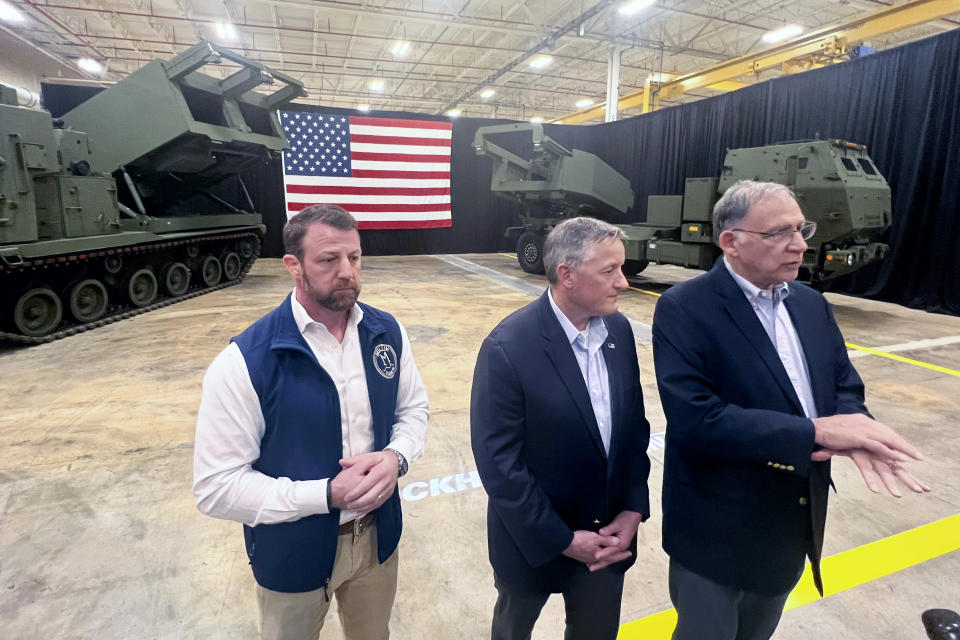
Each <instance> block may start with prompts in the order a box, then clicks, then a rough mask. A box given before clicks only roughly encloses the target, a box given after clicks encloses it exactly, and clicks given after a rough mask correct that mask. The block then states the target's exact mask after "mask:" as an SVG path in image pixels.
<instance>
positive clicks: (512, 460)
mask: <svg viewBox="0 0 960 640" xmlns="http://www.w3.org/2000/svg"><path fill="white" fill-rule="evenodd" d="M623 260H624V249H623V244H622V242H621V231H620V230H619V229H617V228H616V227H614V226H612V225H609V224H607V223H605V222H601V221H599V220H594V219H592V218H574V219H572V220H568V221H565V222H563V223H561V224H560V225H557V227H556V228H555V229H554V230H553V231H552V232H551V233H550V235H549V236H548V238H547V240H546V243H545V246H544V265H545V267H546V270H547V277H548V279H549V281H550V288H549V289H548V291H547V292H545V293H544V294H543V295H542V296H541V297H540V298H539V299H538V300H535V301H534V302H532V303H530V304H529V305H527V306H526V307H524V308H522V309H520V310H519V311H516V312H515V313H513V314H511V315H510V316H509V317H507V318H506V319H505V320H503V322H501V323H500V324H499V325H498V326H497V327H496V328H495V329H494V330H493V331H492V332H491V333H490V335H489V336H488V337H487V338H486V340H484V342H483V345H482V346H481V348H480V353H479V355H478V357H477V366H476V370H475V372H474V377H473V394H472V398H471V403H470V432H471V440H472V444H473V454H474V457H475V458H476V461H477V468H478V471H479V473H480V478H481V480H482V481H483V486H484V488H485V489H486V491H487V494H488V495H489V505H488V509H487V540H488V543H489V548H490V563H491V564H492V565H493V572H494V582H495V585H496V587H497V591H498V594H499V595H498V599H497V604H496V607H495V608H494V615H493V625H492V626H493V629H492V637H493V638H494V639H495V640H498V639H502V640H514V639H521V638H529V637H530V633H531V631H532V629H533V625H534V623H535V622H536V620H537V617H538V616H539V614H540V610H541V609H542V608H543V605H544V604H545V603H546V601H547V599H548V598H549V596H550V594H551V593H562V594H563V597H564V603H565V607H566V622H567V627H566V635H565V638H567V640H571V639H576V638H582V639H590V640H603V639H605V638H609V639H610V640H612V639H613V638H615V637H616V635H617V630H618V628H619V624H620V597H621V593H622V590H623V573H624V572H625V571H626V570H627V569H628V568H629V567H630V566H631V565H632V564H633V561H634V554H635V552H636V540H635V538H636V533H637V528H638V526H639V524H640V523H641V522H642V521H643V520H645V519H646V518H647V517H648V516H649V513H650V505H649V495H648V493H647V476H648V475H649V472H650V461H649V459H648V458H647V454H646V449H647V443H648V440H649V438H650V425H649V424H648V423H647V420H646V418H645V417H644V410H643V395H642V391H641V387H640V370H639V367H638V364H637V353H636V345H635V343H634V338H633V331H632V330H631V328H630V323H629V321H628V320H627V319H626V318H625V317H624V316H623V315H622V314H620V313H618V312H617V296H618V294H619V293H620V291H622V290H623V289H625V288H626V287H627V282H626V279H625V278H624V277H623V273H622V272H621V267H622V266H623Z"/></svg>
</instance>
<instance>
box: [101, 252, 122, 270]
mask: <svg viewBox="0 0 960 640" xmlns="http://www.w3.org/2000/svg"><path fill="white" fill-rule="evenodd" d="M103 268H104V269H105V270H106V272H107V273H112V274H114V275H116V274H118V273H120V271H121V270H122V269H123V258H122V257H121V256H107V257H106V258H104V259H103Z"/></svg>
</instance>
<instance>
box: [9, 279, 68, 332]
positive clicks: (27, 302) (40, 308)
mask: <svg viewBox="0 0 960 640" xmlns="http://www.w3.org/2000/svg"><path fill="white" fill-rule="evenodd" d="M62 319H63V303H61V302H60V296H58V295H57V294H56V293H54V291H53V289H50V288H49V287H37V288H36V289H30V290H29V291H27V292H26V293H24V294H23V295H21V296H20V297H19V298H18V299H17V304H16V306H15V307H14V309H13V324H14V326H15V327H16V328H17V330H18V331H19V332H20V333H22V334H23V335H25V336H31V337H38V336H45V335H47V334H48V333H52V332H53V330H54V329H56V328H57V325H59V324H60V320H62Z"/></svg>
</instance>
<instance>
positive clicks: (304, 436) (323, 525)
mask: <svg viewBox="0 0 960 640" xmlns="http://www.w3.org/2000/svg"><path fill="white" fill-rule="evenodd" d="M358 304H360V307H361V309H363V319H362V320H361V321H360V324H359V325H358V327H357V328H358V333H359V337H360V350H361V353H362V354H363V366H364V370H365V372H366V378H367V391H368V393H369V396H370V407H371V409H372V411H373V439H374V442H373V448H374V450H375V451H379V450H381V449H383V448H384V447H386V446H387V445H388V444H389V443H390V432H391V430H392V428H393V425H394V418H395V413H396V407H397V388H398V383H399V379H400V375H399V373H400V356H401V346H402V345H401V336H400V326H399V325H398V324H397V321H396V320H395V319H394V318H393V316H391V315H390V314H388V313H385V312H383V311H380V310H378V309H374V308H373V307H370V306H368V305H365V304H361V303H358ZM233 342H236V344H237V346H238V347H239V348H240V352H241V353H242V354H243V359H244V361H245V362H246V365H247V370H248V371H249V373H250V381H251V382H252V383H253V388H254V390H255V391H256V392H257V396H258V398H259V400H260V409H261V411H262V412H263V418H264V421H265V422H266V430H265V432H264V434H263V439H262V440H261V441H260V458H259V459H258V460H257V461H256V462H255V463H254V464H253V468H254V469H256V470H257V471H259V472H261V473H263V474H265V475H268V476H271V477H274V478H281V477H285V478H290V479H291V480H317V479H321V478H333V477H334V476H335V475H337V474H338V473H339V472H340V471H341V467H340V465H339V462H338V461H339V460H340V459H341V458H342V457H343V436H342V432H341V425H340V399H339V396H338V395H337V390H336V387H335V386H334V383H333V380H332V379H331V378H330V376H329V375H328V374H327V372H326V371H325V370H324V369H323V368H322V367H321V366H320V363H319V362H317V359H316V357H315V356H314V355H313V352H312V351H311V350H310V347H309V346H308V345H307V342H306V340H304V338H303V335H301V333H300V330H299V329H298V328H297V324H296V321H295V320H294V318H293V309H292V308H291V303H290V296H287V299H286V300H284V302H283V304H281V305H280V306H279V307H277V308H276V309H274V310H273V311H271V312H270V313H268V314H267V315H265V316H264V317H262V318H260V320H258V321H257V322H255V323H254V324H252V325H251V326H250V327H249V328H248V329H247V330H246V331H244V332H243V333H241V334H240V335H239V336H237V337H235V338H234V339H233ZM339 525H340V511H339V510H337V509H334V510H332V511H331V512H330V513H328V514H318V515H312V516H307V517H305V518H301V519H299V520H296V521H295V522H283V523H280V524H261V525H257V526H256V527H249V526H247V525H244V527H243V535H244V539H245V541H246V546H247V556H248V557H249V558H250V565H251V567H252V568H253V575H254V577H255V578H256V580H257V582H258V583H259V584H260V585H261V586H263V587H265V588H267V589H271V590H273V591H282V592H287V593H296V592H303V591H313V590H314V589H319V588H321V587H326V586H327V583H328V582H329V580H330V574H331V573H332V572H333V561H334V558H335V557H336V551H337V531H338V529H339ZM400 530H401V518H400V497H399V492H397V491H394V493H393V495H392V496H390V498H389V499H388V500H387V501H386V502H385V503H384V504H383V505H382V506H381V507H380V508H379V509H377V537H378V555H379V559H380V562H383V561H384V560H386V559H387V558H389V557H390V555H391V554H392V553H393V552H394V550H395V549H396V548H397V543H398V542H399V540H400Z"/></svg>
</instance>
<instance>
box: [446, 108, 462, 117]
mask: <svg viewBox="0 0 960 640" xmlns="http://www.w3.org/2000/svg"><path fill="white" fill-rule="evenodd" d="M460 113H461V111H460V109H450V111H447V115H448V116H450V117H451V118H456V117H459V115H460Z"/></svg>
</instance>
